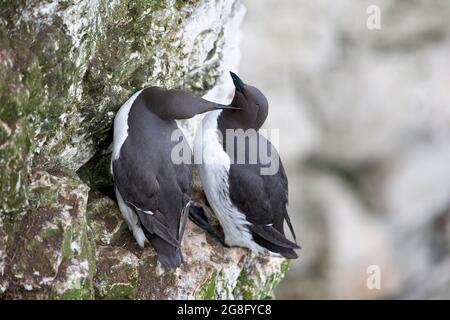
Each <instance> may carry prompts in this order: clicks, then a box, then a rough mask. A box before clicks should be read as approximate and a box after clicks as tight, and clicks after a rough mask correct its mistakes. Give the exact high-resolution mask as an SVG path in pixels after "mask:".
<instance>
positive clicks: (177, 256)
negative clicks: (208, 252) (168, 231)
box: [149, 235, 184, 268]
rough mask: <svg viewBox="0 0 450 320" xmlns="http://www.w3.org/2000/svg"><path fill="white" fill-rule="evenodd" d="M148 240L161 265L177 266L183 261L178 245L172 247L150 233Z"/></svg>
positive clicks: (167, 266) (166, 266) (165, 266)
mask: <svg viewBox="0 0 450 320" xmlns="http://www.w3.org/2000/svg"><path fill="white" fill-rule="evenodd" d="M149 240H150V243H151V245H152V246H153V248H154V249H155V251H156V253H157V254H158V261H159V262H160V263H161V266H162V267H164V268H177V267H179V266H180V265H181V264H182V263H183V262H184V260H183V254H182V253H181V248H180V247H174V246H173V245H171V244H170V243H168V242H167V241H165V240H163V239H161V238H160V237H158V236H151V235H150V239H149Z"/></svg>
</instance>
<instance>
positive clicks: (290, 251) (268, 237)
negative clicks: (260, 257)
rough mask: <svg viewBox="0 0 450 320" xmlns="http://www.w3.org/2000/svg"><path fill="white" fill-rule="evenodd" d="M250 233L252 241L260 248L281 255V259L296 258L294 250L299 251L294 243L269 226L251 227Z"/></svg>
mask: <svg viewBox="0 0 450 320" xmlns="http://www.w3.org/2000/svg"><path fill="white" fill-rule="evenodd" d="M250 230H251V231H252V235H253V240H254V241H255V242H256V243H257V244H259V245H260V246H262V247H264V248H266V249H268V250H270V251H272V252H275V253H279V254H281V255H282V256H283V257H285V258H288V259H296V258H298V255H297V253H296V252H295V251H294V250H295V249H300V247H299V246H298V245H297V244H296V243H295V242H292V241H290V240H288V239H287V238H286V236H285V235H284V233H282V232H280V231H279V230H277V229H275V228H274V227H273V226H271V225H267V226H261V225H252V226H250Z"/></svg>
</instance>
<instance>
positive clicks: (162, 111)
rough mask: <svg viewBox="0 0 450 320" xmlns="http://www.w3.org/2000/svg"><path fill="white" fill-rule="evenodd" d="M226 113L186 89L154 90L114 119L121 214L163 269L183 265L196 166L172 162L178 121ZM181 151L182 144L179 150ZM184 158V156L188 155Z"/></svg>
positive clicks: (113, 161)
mask: <svg viewBox="0 0 450 320" xmlns="http://www.w3.org/2000/svg"><path fill="white" fill-rule="evenodd" d="M219 108H227V106H223V105H218V104H216V103H212V102H209V101H206V100H204V99H202V98H200V97H198V96H196V95H194V94H192V93H189V92H186V91H183V90H175V89H173V90H166V89H163V88H159V87H150V88H146V89H143V90H141V91H138V92H136V93H135V94H133V95H132V96H131V97H130V98H129V99H128V101H126V102H125V104H124V105H123V106H122V107H121V108H120V110H119V111H118V112H117V114H116V117H115V119H114V138H113V154H112V158H111V174H112V176H113V179H114V188H115V192H116V197H117V202H118V205H119V208H120V211H121V213H122V215H123V217H124V218H125V220H126V221H127V223H128V226H129V228H130V230H131V231H132V232H133V235H134V238H135V239H136V241H137V243H138V244H139V246H141V247H144V243H145V242H146V240H148V241H149V242H150V243H151V245H152V246H153V248H154V249H155V251H156V252H157V255H158V260H159V261H160V263H161V265H162V266H163V267H178V266H179V265H180V264H181V263H182V262H183V256H182V253H181V248H180V247H181V239H182V236H183V232H184V228H185V225H186V219H187V216H188V214H187V211H186V210H187V207H188V203H189V201H190V195H191V192H192V185H193V182H192V163H191V162H189V161H188V162H187V163H186V162H181V163H179V161H176V162H175V163H174V162H173V161H172V158H171V154H172V150H173V148H174V147H175V146H176V145H177V144H179V143H184V144H185V146H184V148H182V150H183V151H185V152H189V155H188V158H189V159H190V158H191V157H192V151H191V149H190V147H189V145H188V143H187V141H186V138H185V136H184V135H183V134H182V133H181V135H180V136H181V139H180V140H181V141H180V140H179V141H172V139H173V138H172V133H173V132H174V130H177V129H179V127H178V125H177V122H176V120H178V119H188V118H191V117H193V116H195V115H197V114H201V113H204V112H207V111H211V110H215V109H219ZM178 146H179V145H178ZM184 156H186V155H184Z"/></svg>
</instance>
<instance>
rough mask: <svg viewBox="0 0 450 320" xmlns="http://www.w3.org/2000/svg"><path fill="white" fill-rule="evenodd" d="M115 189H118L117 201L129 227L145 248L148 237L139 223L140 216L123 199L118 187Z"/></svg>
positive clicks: (140, 244)
mask: <svg viewBox="0 0 450 320" xmlns="http://www.w3.org/2000/svg"><path fill="white" fill-rule="evenodd" d="M114 189H115V190H116V197H117V203H118V204H119V209H120V212H121V213H122V216H123V217H124V218H125V220H126V222H127V224H128V227H129V228H130V230H131V231H132V232H133V236H134V238H135V239H136V241H137V243H138V244H139V246H140V247H141V248H143V247H144V244H145V241H146V240H147V238H146V237H145V234H144V231H143V230H142V228H141V226H140V224H139V220H138V217H137V215H136V213H134V210H133V209H131V208H130V207H129V206H127V205H126V203H125V201H123V198H122V196H121V194H120V192H119V190H117V188H114Z"/></svg>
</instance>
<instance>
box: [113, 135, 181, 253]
mask: <svg viewBox="0 0 450 320" xmlns="http://www.w3.org/2000/svg"><path fill="white" fill-rule="evenodd" d="M123 147H124V148H125V147H126V143H125V144H124V146H123ZM141 161H142V159H140V158H136V157H131V156H130V153H127V152H121V154H120V158H119V159H118V160H116V161H114V162H113V178H114V184H115V186H116V187H117V189H118V190H119V192H120V194H121V196H122V198H123V200H124V202H125V203H126V204H127V205H128V206H129V207H130V208H132V209H134V211H135V213H136V214H137V215H138V217H139V220H140V222H141V224H142V226H143V227H144V228H145V229H146V230H147V231H148V232H149V233H150V234H156V235H157V236H159V237H160V238H162V239H163V240H165V241H166V242H168V243H170V244H171V245H173V246H176V247H179V246H180V240H181V237H180V235H179V234H178V235H176V234H174V231H173V228H170V225H171V224H170V221H167V218H166V216H165V215H164V214H163V213H162V212H161V210H160V206H159V195H160V185H159V182H158V179H157V177H156V176H155V175H154V174H153V173H152V172H151V170H145V168H146V166H145V163H142V162H141ZM149 212H152V213H153V214H150V213H149ZM177 223H178V222H177ZM175 229H176V228H175Z"/></svg>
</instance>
